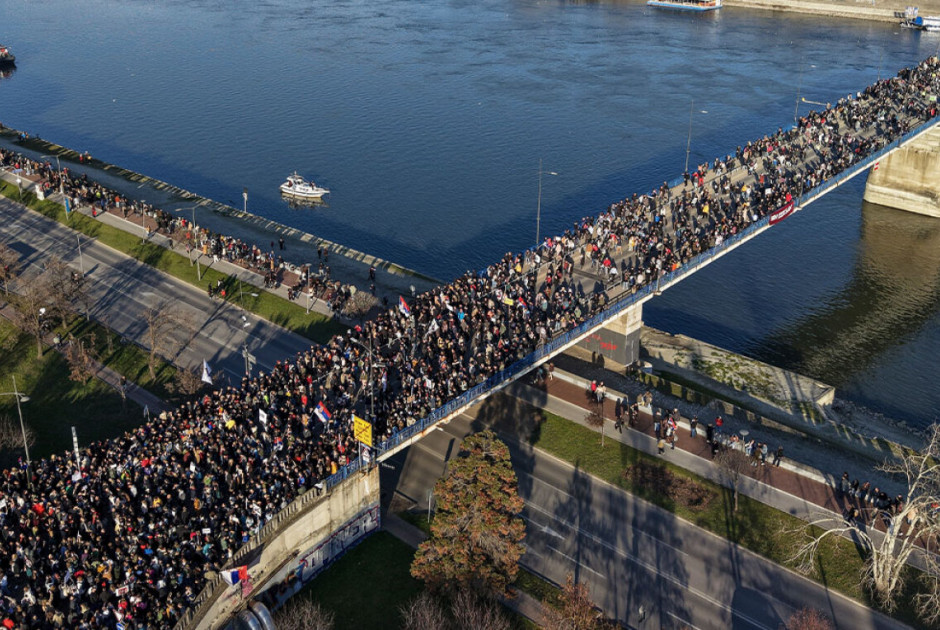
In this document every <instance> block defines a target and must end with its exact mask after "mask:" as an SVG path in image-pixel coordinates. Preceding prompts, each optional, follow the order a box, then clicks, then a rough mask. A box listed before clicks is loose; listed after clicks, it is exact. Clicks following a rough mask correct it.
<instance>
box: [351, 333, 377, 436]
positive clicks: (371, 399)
mask: <svg viewBox="0 0 940 630" xmlns="http://www.w3.org/2000/svg"><path fill="white" fill-rule="evenodd" d="M349 340H350V341H351V342H353V343H354V344H356V345H357V346H359V347H360V348H362V349H363V350H365V351H366V352H368V353H369V422H370V423H371V424H372V426H373V427H375V381H373V380H372V378H373V377H372V374H373V372H372V370H373V368H376V367H383V368H384V367H385V364H384V363H376V361H375V348H374V346H373V342H374V334H370V335H369V346H368V347H366V345H365V344H364V343H362V342H361V341H356V340H355V339H352V338H350V339H349Z"/></svg>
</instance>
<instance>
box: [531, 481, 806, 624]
mask: <svg viewBox="0 0 940 630" xmlns="http://www.w3.org/2000/svg"><path fill="white" fill-rule="evenodd" d="M549 485H550V484H549ZM552 487H553V488H554V486H552ZM556 490H557V488H556ZM560 492H564V491H560ZM565 494H567V493H565ZM568 496H571V495H568ZM526 507H528V508H533V509H535V510H536V511H538V512H541V513H543V514H545V515H546V516H548V517H549V518H551V519H552V520H554V521H556V522H558V523H561V524H563V525H567V526H568V527H570V528H571V529H573V530H576V531H577V532H578V533H579V534H582V535H583V536H585V537H587V538H589V539H591V540H593V541H594V542H596V543H598V544H599V545H601V546H602V547H604V548H606V549H608V550H610V551H613V552H614V553H616V554H617V555H620V556H622V557H623V558H625V559H627V560H629V561H631V562H633V563H634V564H636V565H638V566H640V567H642V568H644V569H646V570H647V571H649V572H650V573H652V574H653V575H657V576H659V577H661V578H663V579H664V580H667V581H669V582H671V583H673V584H675V585H676V586H678V587H679V588H680V589H684V590H686V591H688V592H689V593H692V594H693V595H695V596H696V597H698V598H700V599H703V600H705V601H707V602H709V603H710V604H712V605H713V606H715V607H717V608H720V609H722V610H724V611H726V612H728V613H730V614H731V615H732V616H734V617H738V618H740V619H742V620H744V621H746V622H747V623H750V624H751V625H753V626H755V627H757V628H761V629H762V630H775V629H774V628H773V627H771V626H765V625H763V624H761V623H760V622H759V621H758V620H756V619H754V618H752V617H749V616H748V615H745V614H744V613H741V612H738V611H735V610H734V609H733V608H732V607H731V606H729V605H728V604H725V603H724V602H721V601H719V600H717V599H715V598H714V597H711V596H710V595H708V594H706V593H705V592H704V591H701V590H699V589H697V588H695V587H693V586H691V585H689V584H687V583H686V582H685V581H684V580H680V579H679V578H677V577H675V576H674V575H672V574H670V573H666V572H663V571H661V570H660V569H659V567H657V566H655V565H653V564H650V563H649V562H646V561H645V560H642V559H640V558H639V557H638V556H635V555H633V554H631V553H627V552H626V551H623V550H622V549H620V548H619V547H617V546H616V545H612V544H610V543H609V542H607V541H606V540H603V539H602V538H600V537H598V536H595V535H594V534H591V533H590V532H585V531H583V530H582V529H581V528H579V527H577V526H576V525H574V524H572V523H569V522H567V521H565V520H563V519H559V518H557V517H555V516H554V515H552V514H551V513H550V512H548V511H547V510H545V509H543V508H541V507H539V506H537V505H532V504H530V503H527V504H526ZM526 520H527V521H529V522H533V521H532V520H531V519H526ZM533 524H534V523H533ZM641 533H642V532H641ZM653 540H656V541H657V542H659V543H661V544H663V545H665V546H666V547H668V548H670V549H673V550H675V551H677V552H679V553H681V554H683V555H686V556H687V555H688V554H686V553H684V552H682V551H681V550H679V549H676V548H675V547H672V546H671V545H669V544H668V543H665V542H663V541H661V540H659V539H658V538H653ZM546 546H547V547H548V548H549V549H551V550H553V551H555V552H556V553H558V554H560V555H562V556H564V557H566V558H568V559H569V560H570V561H571V562H574V563H575V564H577V565H578V566H580V567H582V568H584V569H586V570H588V571H591V572H592V573H597V571H595V570H594V569H592V568H590V567H587V566H585V565H583V564H581V563H580V562H578V561H576V560H575V559H574V558H571V557H570V556H568V555H566V554H564V553H562V552H561V551H559V550H558V549H556V548H555V547H552V546H551V545H546ZM598 575H601V576H602V577H603V575H602V574H600V573H598ZM604 579H605V580H606V579H607V578H606V577H605V578H604ZM768 598H769V599H772V600H773V601H775V602H777V603H778V604H780V605H781V606H782V607H784V608H786V609H789V608H790V606H788V605H787V604H786V603H784V602H781V601H780V600H778V599H777V598H775V597H772V596H770V595H768Z"/></svg>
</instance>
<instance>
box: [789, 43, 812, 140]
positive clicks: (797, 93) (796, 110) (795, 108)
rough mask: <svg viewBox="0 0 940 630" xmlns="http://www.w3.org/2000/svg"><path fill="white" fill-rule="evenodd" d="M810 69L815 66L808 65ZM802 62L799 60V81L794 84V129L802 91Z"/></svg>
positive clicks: (798, 116)
mask: <svg viewBox="0 0 940 630" xmlns="http://www.w3.org/2000/svg"><path fill="white" fill-rule="evenodd" d="M809 67H810V68H815V67H816V64H810V66H809ZM803 69H804V65H803V60H802V59H801V60H800V79H799V81H797V83H796V106H795V107H794V108H793V126H794V127H796V125H797V123H798V121H799V118H800V98H801V97H800V92H801V91H802V89H803Z"/></svg>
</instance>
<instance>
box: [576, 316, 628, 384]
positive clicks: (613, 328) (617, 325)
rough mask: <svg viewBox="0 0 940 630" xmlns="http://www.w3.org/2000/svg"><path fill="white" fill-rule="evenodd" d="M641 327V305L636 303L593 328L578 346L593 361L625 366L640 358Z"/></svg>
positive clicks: (615, 366) (613, 366)
mask: <svg viewBox="0 0 940 630" xmlns="http://www.w3.org/2000/svg"><path fill="white" fill-rule="evenodd" d="M642 328H643V305H642V304H636V305H634V306H631V307H630V308H629V309H627V310H626V311H624V312H623V313H622V314H621V315H619V316H618V317H615V318H614V319H612V320H610V321H609V322H607V324H605V325H604V327H603V328H599V329H597V330H595V331H594V332H593V333H591V334H590V335H589V336H588V337H587V338H586V339H585V340H584V341H582V342H581V343H579V344H578V346H579V347H581V348H583V349H585V350H588V351H590V353H591V358H592V359H593V361H594V362H595V363H602V364H604V365H607V366H608V367H612V368H614V369H616V368H617V367H621V366H627V365H630V364H631V363H633V362H634V361H636V360H637V359H639V358H640V330H641V329H642ZM610 363H613V365H609V364H610Z"/></svg>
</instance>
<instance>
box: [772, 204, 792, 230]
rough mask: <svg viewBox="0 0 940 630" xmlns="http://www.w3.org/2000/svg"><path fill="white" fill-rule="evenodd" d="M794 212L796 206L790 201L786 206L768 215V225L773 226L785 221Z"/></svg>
mask: <svg viewBox="0 0 940 630" xmlns="http://www.w3.org/2000/svg"><path fill="white" fill-rule="evenodd" d="M794 210H796V204H794V203H793V202H792V201H791V202H790V203H788V204H785V205H783V206H780V207H779V208H777V209H776V210H774V211H773V212H771V213H770V224H771V225H775V224H777V223H780V222H781V221H783V220H784V219H786V218H787V217H788V216H790V215H791V214H793V211H794Z"/></svg>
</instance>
